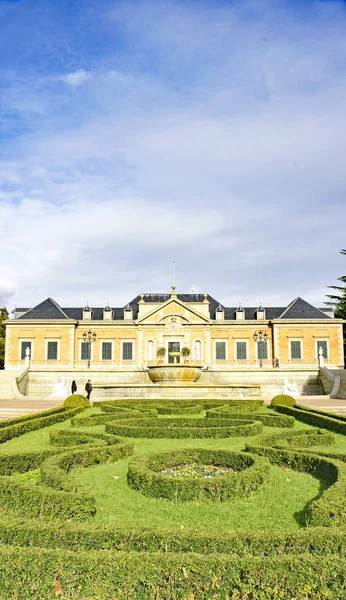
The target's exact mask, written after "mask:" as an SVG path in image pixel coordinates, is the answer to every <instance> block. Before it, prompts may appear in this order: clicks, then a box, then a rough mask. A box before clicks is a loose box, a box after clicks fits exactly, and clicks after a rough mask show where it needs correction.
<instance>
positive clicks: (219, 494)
mask: <svg viewBox="0 0 346 600" xmlns="http://www.w3.org/2000/svg"><path fill="white" fill-rule="evenodd" d="M191 463H199V464H206V465H209V464H210V465H213V466H216V467H223V468H227V469H233V472H230V473H228V474H226V475H223V476H218V477H214V478H212V479H208V478H203V479H201V478H199V479H191V478H187V477H183V476H179V475H178V476H177V477H172V476H170V475H166V474H164V473H163V471H165V470H167V468H171V467H175V466H180V465H186V464H191ZM268 476H269V461H268V460H267V459H263V458H262V457H259V456H256V455H250V454H244V453H241V452H228V451H226V450H203V449H187V450H175V451H167V452H151V453H147V454H141V455H137V456H135V457H134V458H133V459H132V460H131V462H130V464H129V468H128V472H127V481H128V484H129V485H130V486H131V487H133V488H134V489H135V490H137V491H139V492H141V493H142V494H144V495H146V496H152V497H154V498H167V499H168V500H176V501H184V502H187V501H188V502H190V501H192V500H201V499H202V498H206V499H208V500H213V501H221V502H222V501H225V500H229V499H230V498H232V497H234V496H242V497H243V496H248V495H249V494H250V493H252V492H253V491H254V490H256V489H257V488H258V487H259V486H260V485H262V483H263V482H264V481H265V480H266V479H267V478H268Z"/></svg>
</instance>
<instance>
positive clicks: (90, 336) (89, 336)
mask: <svg viewBox="0 0 346 600" xmlns="http://www.w3.org/2000/svg"><path fill="white" fill-rule="evenodd" d="M83 340H84V341H85V342H88V344H89V345H88V369H90V360H91V342H95V341H96V333H95V331H94V333H92V331H91V329H89V331H88V332H86V331H84V333H83Z"/></svg>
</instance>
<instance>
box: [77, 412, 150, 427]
mask: <svg viewBox="0 0 346 600" xmlns="http://www.w3.org/2000/svg"><path fill="white" fill-rule="evenodd" d="M155 416H157V411H155V413H153V412H152V411H148V412H140V411H138V410H126V411H121V412H119V413H118V412H115V413H112V412H106V413H102V414H94V415H89V417H75V418H73V419H71V425H72V427H93V426H94V425H104V424H105V423H110V422H112V421H115V420H116V421H118V420H119V419H121V420H122V419H133V418H134V417H136V418H143V419H145V418H148V417H155Z"/></svg>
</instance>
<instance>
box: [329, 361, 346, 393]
mask: <svg viewBox="0 0 346 600" xmlns="http://www.w3.org/2000/svg"><path fill="white" fill-rule="evenodd" d="M331 372H332V373H333V375H337V376H338V377H340V386H339V390H338V393H337V398H340V400H346V370H345V369H331Z"/></svg>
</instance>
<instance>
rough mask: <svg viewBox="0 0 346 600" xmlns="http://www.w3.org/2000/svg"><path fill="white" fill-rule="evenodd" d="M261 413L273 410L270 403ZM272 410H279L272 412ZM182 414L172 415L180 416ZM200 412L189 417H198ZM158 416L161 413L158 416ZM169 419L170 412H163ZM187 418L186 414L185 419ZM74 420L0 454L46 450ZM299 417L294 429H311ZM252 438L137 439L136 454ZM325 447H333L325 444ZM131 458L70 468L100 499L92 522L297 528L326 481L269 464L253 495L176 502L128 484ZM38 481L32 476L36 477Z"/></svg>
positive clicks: (342, 444)
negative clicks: (219, 500) (55, 435)
mask: <svg viewBox="0 0 346 600" xmlns="http://www.w3.org/2000/svg"><path fill="white" fill-rule="evenodd" d="M260 411H261V412H265V413H267V414H268V413H271V412H272V411H269V409H268V408H267V407H263V408H262V409H260ZM98 412H100V409H99V408H97V407H95V408H91V409H88V410H86V411H85V412H84V413H83V417H84V416H87V415H91V414H95V413H98ZM273 414H276V413H274V412H273ZM178 416H179V415H172V416H171V417H172V418H177V417H178ZM200 417H201V415H196V416H191V419H193V418H200ZM158 418H160V417H158ZM162 418H165V419H166V418H167V415H162ZM182 418H184V419H186V415H185V416H184V417H182ZM70 427H71V423H70V421H66V422H63V423H57V424H55V425H51V426H49V427H46V428H45V429H42V430H38V431H33V432H31V433H27V434H25V435H23V436H21V437H19V438H14V439H12V440H10V441H8V442H6V443H4V444H1V445H0V454H4V453H5V454H12V453H18V452H25V451H33V450H39V449H43V448H45V447H48V446H49V431H50V430H52V429H68V428H70ZM308 428H309V426H308V425H305V424H303V423H300V422H298V421H296V422H295V429H308ZM83 431H91V432H93V433H96V432H103V431H104V425H98V426H96V427H89V428H88V427H84V428H83ZM280 431H283V430H282V429H278V428H272V427H264V428H263V433H264V434H266V433H279V432H280ZM335 437H336V440H337V444H336V446H334V447H333V450H335V451H339V452H340V451H343V450H344V451H345V453H346V439H345V438H344V436H341V435H336V436H335ZM249 439H251V438H240V437H239V438H228V439H218V440H213V439H136V438H132V441H133V442H134V443H135V453H142V452H150V451H153V450H169V449H174V448H218V449H226V450H235V451H240V450H242V449H243V448H244V445H245V443H246V442H247V441H249ZM324 450H328V451H329V450H332V448H330V449H329V448H328V449H327V448H325V449H324ZM129 460H131V458H127V459H122V460H119V461H118V462H117V463H107V464H104V465H98V466H95V467H90V468H88V469H77V470H75V471H72V472H71V473H70V475H69V477H70V478H72V479H73V481H74V482H75V483H76V484H77V485H82V486H83V487H87V488H88V489H89V490H90V491H91V492H92V494H93V495H94V496H95V497H96V501H97V513H96V516H95V517H94V518H93V519H91V520H90V523H95V525H96V524H97V525H101V524H107V525H114V526H121V527H145V528H153V529H161V528H162V529H172V530H177V529H182V528H183V529H185V530H189V529H195V530H199V531H204V532H212V531H222V530H226V531H227V530H248V531H255V530H271V531H278V530H290V531H293V530H297V529H299V528H300V527H304V526H306V524H307V523H306V518H305V509H306V505H307V503H309V502H310V501H311V500H312V499H314V498H316V497H318V496H319V495H320V494H321V492H322V491H323V489H325V488H326V484H325V482H323V481H320V480H317V479H315V478H313V477H311V476H310V475H306V474H304V473H298V472H295V471H292V470H287V469H284V468H282V467H277V466H275V465H272V466H271V469H270V478H269V480H268V481H267V482H266V483H265V484H264V485H263V486H262V487H261V488H260V489H259V490H257V491H256V492H255V493H253V495H252V496H250V497H248V498H245V499H244V498H234V499H232V500H231V501H228V502H223V503H215V502H212V501H208V500H203V501H200V502H188V503H186V502H184V503H182V502H172V501H169V500H165V499H154V498H149V497H145V496H143V495H142V494H141V493H139V492H137V491H135V490H133V489H132V488H130V487H129V486H128V485H127V481H126V473H127V465H128V462H129ZM33 480H34V478H33Z"/></svg>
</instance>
